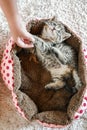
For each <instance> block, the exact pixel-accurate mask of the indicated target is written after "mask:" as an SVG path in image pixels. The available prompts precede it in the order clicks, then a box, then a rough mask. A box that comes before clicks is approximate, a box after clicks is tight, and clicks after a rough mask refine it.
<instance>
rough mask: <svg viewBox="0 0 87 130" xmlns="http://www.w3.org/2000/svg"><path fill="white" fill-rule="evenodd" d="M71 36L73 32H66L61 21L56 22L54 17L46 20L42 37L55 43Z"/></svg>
mask: <svg viewBox="0 0 87 130" xmlns="http://www.w3.org/2000/svg"><path fill="white" fill-rule="evenodd" d="M70 36H71V34H70V33H68V32H66V30H65V27H64V25H63V24H62V23H61V22H60V21H57V22H56V20H54V19H51V20H48V21H45V24H44V27H43V30H42V34H41V38H43V39H45V40H49V41H51V42H54V43H56V42H57V43H61V42H63V41H64V40H66V39H68V38H69V37H70Z"/></svg>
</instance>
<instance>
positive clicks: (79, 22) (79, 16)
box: [0, 0, 87, 130]
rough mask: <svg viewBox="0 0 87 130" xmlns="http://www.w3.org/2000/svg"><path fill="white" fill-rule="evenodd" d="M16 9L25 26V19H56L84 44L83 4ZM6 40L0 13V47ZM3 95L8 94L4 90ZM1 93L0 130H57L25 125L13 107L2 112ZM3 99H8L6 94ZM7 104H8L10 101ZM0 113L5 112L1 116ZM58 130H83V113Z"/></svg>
mask: <svg viewBox="0 0 87 130" xmlns="http://www.w3.org/2000/svg"><path fill="white" fill-rule="evenodd" d="M18 7H19V10H20V13H21V15H22V17H23V19H24V21H25V22H27V20H28V19H29V15H30V16H37V17H50V16H53V15H56V16H57V17H58V18H59V20H61V21H62V22H64V23H65V24H67V25H68V26H69V27H70V28H71V29H72V30H73V31H74V32H76V34H78V35H79V36H80V37H81V39H82V41H83V43H84V44H87V36H86V35H87V0H18ZM8 36H9V29H8V24H7V22H6V19H5V17H4V16H3V13H2V11H1V10H0V43H3V42H4V41H5V40H7V38H8ZM0 89H1V88H0ZM0 92H1V91H0ZM6 92H8V93H9V91H8V90H6ZM3 93H4V92H3V90H2V95H1V97H3V98H2V99H3V100H1V99H0V100H1V102H0V104H1V103H2V104H1V105H2V106H1V105H0V111H2V113H3V114H1V112H0V130H58V128H57V129H53V128H52V129H51V128H46V127H42V126H40V125H39V124H37V123H36V122H32V123H28V122H26V121H25V120H24V119H23V118H22V117H21V116H20V115H19V114H18V113H17V112H16V110H15V108H14V106H13V107H12V106H10V108H9V107H7V108H6V106H5V108H4V104H5V103H6V100H7V99H8V97H5V99H4V94H3ZM7 95H8V96H9V95H10V94H7ZM4 100H5V101H4ZM9 101H11V99H10V98H9ZM3 102H5V103H3ZM9 104H10V102H9ZM2 107H3V108H2ZM11 107H12V108H11ZM3 109H6V111H5V113H4V110H3ZM9 109H11V110H9ZM2 115H3V116H2ZM8 119H9V120H8ZM61 130H87V112H86V113H85V114H84V116H83V117H81V119H79V120H77V121H74V122H73V123H72V124H71V126H69V127H66V128H65V129H61Z"/></svg>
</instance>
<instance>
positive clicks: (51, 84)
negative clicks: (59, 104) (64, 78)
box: [45, 83, 64, 90]
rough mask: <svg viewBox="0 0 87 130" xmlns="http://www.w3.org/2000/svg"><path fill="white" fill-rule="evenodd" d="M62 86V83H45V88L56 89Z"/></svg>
mask: <svg viewBox="0 0 87 130" xmlns="http://www.w3.org/2000/svg"><path fill="white" fill-rule="evenodd" d="M63 87H64V86H63V85H62V86H58V85H56V84H55V83H49V84H47V85H45V89H53V90H58V89H61V88H63Z"/></svg>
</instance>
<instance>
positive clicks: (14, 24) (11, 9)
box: [0, 0, 34, 48]
mask: <svg viewBox="0 0 87 130" xmlns="http://www.w3.org/2000/svg"><path fill="white" fill-rule="evenodd" d="M0 6H1V8H2V10H3V12H4V14H5V16H6V18H7V21H8V24H9V27H10V31H11V34H12V36H13V39H14V41H15V42H16V43H17V45H18V46H20V47H23V48H28V47H33V44H32V42H34V39H33V37H32V35H31V34H30V33H28V32H27V30H26V27H25V25H24V23H23V21H22V19H21V17H20V15H19V13H18V8H17V3H16V0H0ZM24 39H27V40H28V42H27V44H25V43H24Z"/></svg>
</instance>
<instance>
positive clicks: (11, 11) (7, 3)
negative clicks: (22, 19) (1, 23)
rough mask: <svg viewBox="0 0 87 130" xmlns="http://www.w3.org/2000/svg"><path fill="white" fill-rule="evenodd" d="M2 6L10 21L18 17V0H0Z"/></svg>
mask: <svg viewBox="0 0 87 130" xmlns="http://www.w3.org/2000/svg"><path fill="white" fill-rule="evenodd" d="M0 6H1V8H2V10H3V12H4V14H5V16H6V18H7V20H8V23H9V24H10V23H12V21H14V20H16V19H17V16H18V9H17V4H16V0H0Z"/></svg>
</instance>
